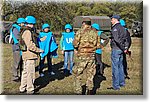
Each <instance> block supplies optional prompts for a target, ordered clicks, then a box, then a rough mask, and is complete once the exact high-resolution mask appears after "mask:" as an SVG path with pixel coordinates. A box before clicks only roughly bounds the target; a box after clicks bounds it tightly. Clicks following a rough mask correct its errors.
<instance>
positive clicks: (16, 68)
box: [9, 18, 25, 82]
mask: <svg viewBox="0 0 150 102" xmlns="http://www.w3.org/2000/svg"><path fill="white" fill-rule="evenodd" d="M24 23H25V19H24V18H18V19H17V22H16V23H15V24H13V25H12V28H11V29H10V38H9V43H12V50H13V67H12V72H13V76H12V80H13V81H15V82H19V81H20V78H21V70H22V57H21V51H20V48H19V43H18V42H19V36H20V29H21V27H22V26H24Z"/></svg>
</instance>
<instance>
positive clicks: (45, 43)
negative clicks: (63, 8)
mask: <svg viewBox="0 0 150 102" xmlns="http://www.w3.org/2000/svg"><path fill="white" fill-rule="evenodd" d="M119 20H120V16H119V15H114V16H112V17H111V23H112V30H111V37H110V38H108V37H107V36H106V35H105V34H104V33H103V31H101V29H100V25H98V24H96V23H94V24H91V20H90V19H89V18H86V19H84V20H83V22H82V27H81V29H79V30H78V31H77V32H76V33H75V32H74V31H73V27H72V26H71V25H70V24H66V25H65V27H64V30H65V31H64V32H62V33H61V34H62V37H61V39H60V49H61V52H62V54H63V55H64V73H68V72H69V74H72V75H73V76H74V88H75V92H76V94H82V90H83V89H82V87H83V86H85V87H86V89H87V91H86V94H92V89H93V87H94V86H93V78H94V76H95V75H98V76H102V77H104V76H103V75H104V67H103V62H102V56H101V54H102V48H103V47H104V45H105V44H106V43H108V42H109V39H111V48H112V54H111V60H112V80H113V82H112V87H110V88H108V89H114V90H119V89H120V87H122V86H125V76H124V75H126V77H128V74H127V62H126V54H128V53H129V50H128V49H129V47H130V45H131V39H129V38H130V34H129V32H128V30H127V29H126V28H125V21H124V20H122V19H121V20H120V21H119ZM35 24H36V18H35V17H34V16H27V17H26V18H18V20H17V22H16V23H15V24H13V25H12V28H11V30H10V40H9V42H10V43H12V49H13V59H14V63H13V79H12V80H13V81H16V82H18V81H19V80H20V78H21V85H20V88H19V90H20V92H21V93H24V92H26V91H27V94H33V93H34V80H35V61H36V60H37V59H38V55H39V56H40V63H39V75H40V77H43V76H44V72H43V68H44V61H45V57H47V63H48V74H49V75H55V73H54V72H53V71H52V61H51V60H52V57H54V58H57V57H58V55H57V50H58V44H57V43H56V40H55V37H54V35H53V33H52V32H51V31H50V25H49V24H47V23H45V24H43V25H42V29H41V31H40V33H39V34H38V35H37V34H36V32H35V26H34V25H35ZM120 24H121V25H120ZM74 53H75V55H76V57H77V59H78V60H77V61H76V62H74V60H73V59H74ZM22 61H23V69H22V71H20V73H19V70H18V69H21V68H22V66H20V65H22V64H21V62H22ZM68 62H69V63H68ZM68 66H69V68H68ZM125 67H126V68H125ZM128 78H129V77H128Z"/></svg>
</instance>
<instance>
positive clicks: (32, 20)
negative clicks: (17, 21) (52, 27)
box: [25, 16, 36, 24]
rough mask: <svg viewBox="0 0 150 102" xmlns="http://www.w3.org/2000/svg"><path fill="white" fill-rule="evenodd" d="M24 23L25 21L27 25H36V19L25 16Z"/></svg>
mask: <svg viewBox="0 0 150 102" xmlns="http://www.w3.org/2000/svg"><path fill="white" fill-rule="evenodd" d="M25 21H26V23H29V24H35V23H36V19H35V17H33V16H27V17H26V18H25Z"/></svg>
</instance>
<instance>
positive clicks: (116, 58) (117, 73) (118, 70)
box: [111, 49, 125, 90]
mask: <svg viewBox="0 0 150 102" xmlns="http://www.w3.org/2000/svg"><path fill="white" fill-rule="evenodd" d="M111 60H112V80H113V82H112V84H113V88H114V89H115V90H117V89H120V87H121V86H125V78H124V68H123V51H121V50H116V49H112V53H111Z"/></svg>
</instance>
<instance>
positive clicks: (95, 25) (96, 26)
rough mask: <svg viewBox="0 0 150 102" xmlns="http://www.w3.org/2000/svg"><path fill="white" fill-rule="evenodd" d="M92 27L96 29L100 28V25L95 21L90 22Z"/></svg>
mask: <svg viewBox="0 0 150 102" xmlns="http://www.w3.org/2000/svg"><path fill="white" fill-rule="evenodd" d="M92 28H95V29H96V30H100V26H99V25H98V24H97V23H94V24H92Z"/></svg>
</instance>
